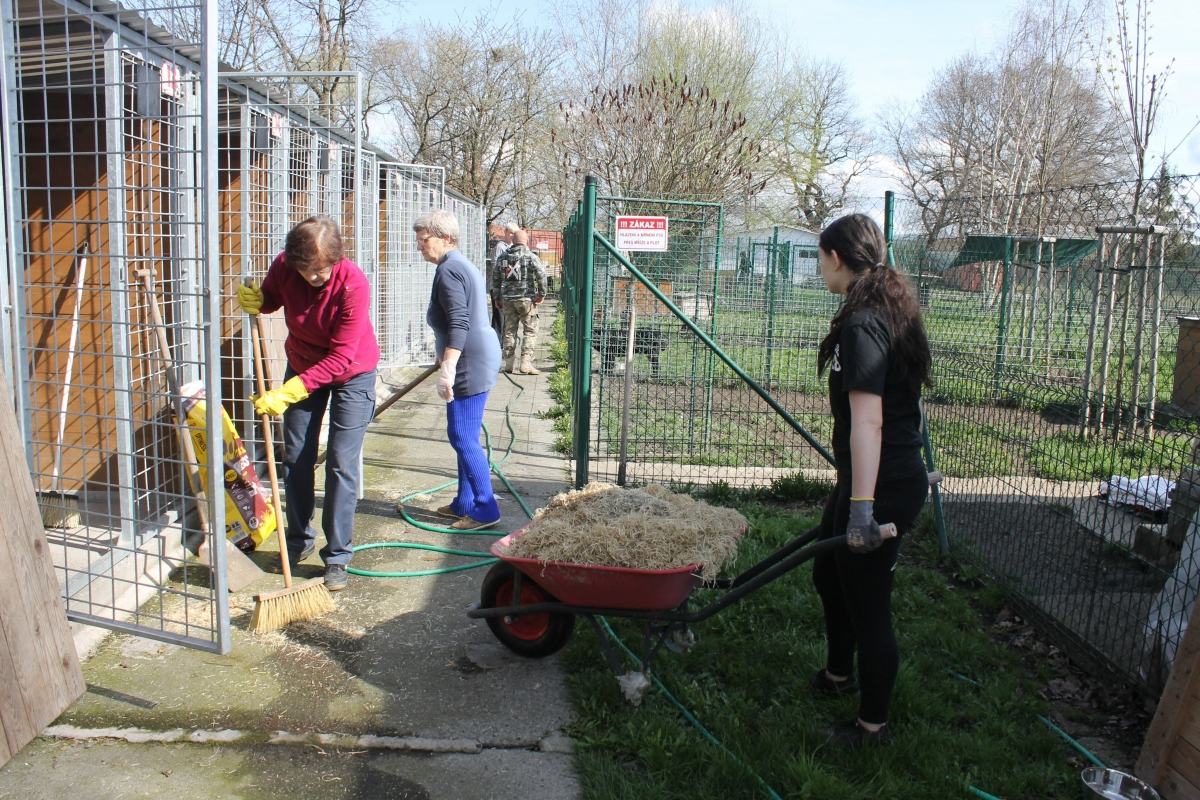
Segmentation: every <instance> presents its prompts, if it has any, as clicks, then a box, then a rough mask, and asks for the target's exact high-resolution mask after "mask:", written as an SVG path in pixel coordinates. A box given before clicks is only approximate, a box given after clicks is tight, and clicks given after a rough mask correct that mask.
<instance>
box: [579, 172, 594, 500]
mask: <svg viewBox="0 0 1200 800" xmlns="http://www.w3.org/2000/svg"><path fill="white" fill-rule="evenodd" d="M582 210H583V215H582V219H581V220H580V222H581V225H580V227H581V229H582V230H581V231H580V245H581V247H580V248H579V256H580V259H579V260H580V263H579V272H580V274H579V276H578V277H579V279H580V280H579V282H578V284H577V285H578V287H579V305H578V309H579V319H578V320H577V322H576V327H577V328H578V331H579V334H578V344H579V346H578V349H577V350H576V352H575V363H576V364H577V365H578V368H577V370H576V372H575V378H576V381H577V382H578V386H579V392H578V393H579V399H578V403H577V404H576V405H575V408H574V411H575V438H574V442H573V444H574V446H575V488H577V489H582V488H583V487H584V486H586V485H587V482H588V454H589V447H590V445H591V442H590V441H589V440H590V439H591V436H592V284H593V281H594V274H595V260H596V259H595V256H596V245H595V239H594V238H593V237H594V235H595V230H596V176H595V175H588V176H587V177H586V178H584V181H583V209H582Z"/></svg>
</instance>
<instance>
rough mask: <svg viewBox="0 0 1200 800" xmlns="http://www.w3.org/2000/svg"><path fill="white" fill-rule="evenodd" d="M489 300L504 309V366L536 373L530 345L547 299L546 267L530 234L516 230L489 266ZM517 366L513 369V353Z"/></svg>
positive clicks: (522, 371)
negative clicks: (519, 340)
mask: <svg viewBox="0 0 1200 800" xmlns="http://www.w3.org/2000/svg"><path fill="white" fill-rule="evenodd" d="M491 284H492V303H493V304H495V306H496V308H502V309H503V310H504V369H505V370H506V371H508V372H519V373H520V374H522V375H537V374H539V372H538V370H537V368H535V367H534V366H533V348H534V347H535V346H537V336H538V327H539V319H538V309H537V307H538V306H539V305H541V303H542V301H543V300H544V299H545V298H546V268H545V266H543V265H542V260H541V259H540V258H538V257H537V255H536V254H535V253H534V252H533V251H532V250H530V249H529V233H528V232H527V231H523V230H519V231H517V232H516V233H514V234H513V243H512V245H511V246H510V247H509V248H508V250H507V251H506V252H505V253H504V254H503V255H501V256H499V257H498V258H497V259H496V263H495V265H494V266H493V267H492V281H491ZM518 326H520V328H521V352H520V353H519V354H518V353H517V352H516V348H517V327H518ZM517 355H520V367H518V368H517V369H515V370H514V369H513V365H514V362H515V361H516V356H517Z"/></svg>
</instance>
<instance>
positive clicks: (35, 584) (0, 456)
mask: <svg viewBox="0 0 1200 800" xmlns="http://www.w3.org/2000/svg"><path fill="white" fill-rule="evenodd" d="M11 396H12V393H11V391H10V389H9V387H8V383H7V381H6V379H5V378H4V376H3V373H0V398H6V397H11ZM0 497H4V498H5V502H3V503H0V684H2V685H3V687H4V691H0V725H3V734H4V735H3V737H0V764H3V763H5V762H7V761H8V759H10V758H11V757H12V756H14V755H16V754H17V753H18V752H20V750H21V748H22V747H24V746H25V745H26V744H28V743H29V741H30V740H31V739H33V737H35V736H37V735H38V734H39V733H41V731H42V729H43V728H45V727H46V726H47V725H49V724H50V723H51V722H53V721H54V719H55V717H57V716H58V715H59V714H61V713H62V712H63V711H64V710H65V709H66V708H67V706H69V705H70V704H71V703H73V702H74V701H75V699H76V698H77V697H79V695H81V694H83V691H84V688H85V686H84V682H83V673H82V672H81V671H80V668H79V659H78V657H77V656H76V654H75V645H74V643H73V642H72V641H71V632H70V628H69V626H68V625H67V615H66V610H65V609H64V607H63V602H62V598H61V597H60V596H59V590H58V581H57V579H56V578H55V576H54V566H53V564H51V562H50V548H49V545H48V544H47V543H46V533H45V531H44V530H43V528H42V517H41V512H40V511H39V510H38V504H37V498H36V497H35V496H34V492H33V481H32V480H31V479H30V477H29V466H28V464H27V463H26V460H25V449H24V448H23V447H22V445H21V434H20V431H19V430H18V428H17V418H16V414H15V413H14V411H13V408H12V406H11V405H10V404H9V403H8V402H7V401H4V402H0Z"/></svg>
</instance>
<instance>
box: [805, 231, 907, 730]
mask: <svg viewBox="0 0 1200 800" xmlns="http://www.w3.org/2000/svg"><path fill="white" fill-rule="evenodd" d="M886 261H887V243H886V242H885V240H884V237H883V232H882V231H881V230H880V229H879V226H878V225H876V224H875V222H874V221H873V220H872V219H871V218H870V217H867V216H865V215H862V214H851V215H849V216H845V217H842V218H840V219H838V220H837V221H835V222H834V223H833V224H831V225H830V226H829V227H827V228H826V229H825V230H824V231H823V232H822V233H821V240H820V263H821V276H822V277H823V278H824V279H825V283H826V285H827V286H828V287H829V291H831V292H833V293H834V294H840V295H845V297H846V300H845V302H844V303H843V304H842V307H841V309H840V310H839V311H838V312H837V314H835V315H834V317H833V320H832V321H831V322H830V324H829V333H828V334H827V335H826V336H825V338H824V340H823V341H822V342H821V347H820V351H819V353H818V358H817V365H818V369H819V370H820V371H821V372H824V370H825V368H826V367H828V368H829V403H830V406H831V408H832V411H833V455H834V461H835V462H836V467H837V483H836V485H835V486H834V490H833V493H832V494H831V495H830V497H829V502H828V503H827V504H826V506H825V514H824V516H823V517H822V519H821V527H822V530H821V534H820V538H821V539H828V538H830V537H833V536H841V535H843V534H845V535H846V537H847V539H848V541H849V547H848V548H847V549H839V550H838V551H836V552H834V553H829V554H826V555H821V556H818V557H817V558H816V559H815V560H814V562H813V583H814V584H815V585H816V588H817V592H818V593H819V594H820V596H821V602H822V604H823V606H824V609H825V628H826V635H827V637H828V660H827V661H826V666H825V668H824V669H822V670H821V671H819V672H818V673H817V674H816V675H814V676H813V677H812V684H813V686H814V687H815V688H817V689H818V690H821V691H826V692H830V693H836V694H853V693H855V692H860V699H859V710H858V716H857V717H856V718H855V719H852V720H849V721H847V722H843V723H840V724H838V725H834V726H833V727H831V728H825V729H823V730H822V731H820V732H819V733H821V734H822V735H824V736H826V737H828V738H829V740H830V742H831V743H832V744H834V745H835V746H838V747H843V748H848V749H853V748H856V747H859V746H861V745H862V744H864V743H866V742H873V743H876V744H880V745H888V744H891V742H892V735H891V732H890V731H889V729H888V727H887V720H888V703H889V701H890V699H891V694H892V685H893V684H894V683H895V681H896V672H897V670H898V667H899V652H898V650H897V648H896V636H895V633H894V632H893V630H892V610H891V594H892V578H893V570H894V569H895V565H896V555H897V552H898V550H899V546H900V538H901V537H902V536H903V535H904V533H905V532H906V531H907V530H908V529H909V527H910V526H911V525H912V523H913V521H914V520H915V519H916V517H917V514H918V512H920V510H921V506H922V505H924V503H925V497H926V495H927V494H928V492H929V484H928V478H927V475H926V472H925V464H924V462H923V461H922V460H921V405H920V402H921V386H922V385H927V384H928V383H929V369H930V356H929V342H928V340H927V339H926V337H925V329H924V327H923V325H922V323H921V315H920V309H919V306H918V305H917V302H916V300H915V298H914V297H913V295H912V292H911V290H910V289H909V287H908V283H907V282H906V281H905V280H904V278H903V276H901V275H900V274H899V273H898V272H896V270H894V269H892V268H891V267H889V266H887V265H886V264H885V262H886ZM881 526H882V528H881ZM892 526H894V528H893V527H892ZM856 651H857V653H858V679H857V680H855V677H854V654H855V652H856Z"/></svg>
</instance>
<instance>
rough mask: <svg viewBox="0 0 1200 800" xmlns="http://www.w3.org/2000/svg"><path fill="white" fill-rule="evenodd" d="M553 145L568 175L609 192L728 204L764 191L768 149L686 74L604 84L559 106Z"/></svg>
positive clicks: (722, 100) (725, 101)
mask: <svg viewBox="0 0 1200 800" xmlns="http://www.w3.org/2000/svg"><path fill="white" fill-rule="evenodd" d="M560 112H561V114H562V121H561V124H560V125H559V126H558V127H557V128H556V129H555V131H554V141H555V142H556V144H557V146H558V151H559V153H560V156H561V159H562V161H561V165H562V169H563V174H564V175H565V176H569V177H571V178H576V179H577V178H578V177H580V176H581V175H583V174H584V173H592V174H595V175H596V176H597V177H599V179H600V181H601V183H602V185H603V186H604V187H605V189H606V190H607V191H609V192H612V193H614V194H620V195H625V196H630V197H633V196H637V197H688V198H693V199H707V200H717V201H720V200H725V199H727V198H730V197H740V196H745V195H747V194H752V193H754V192H755V191H758V190H759V189H761V188H762V187H761V180H759V179H757V178H756V177H755V174H754V171H753V170H754V169H755V167H756V165H757V164H758V163H759V162H760V161H761V160H762V145H761V144H760V143H759V142H758V141H756V140H755V139H753V138H751V136H750V135H749V133H750V132H749V131H748V130H747V125H748V122H747V119H746V116H745V114H743V113H741V112H740V111H739V110H737V109H736V108H735V107H734V105H733V101H732V100H731V99H729V98H727V97H721V96H717V95H714V93H713V92H712V91H711V90H710V89H709V88H708V87H706V86H694V85H691V84H690V82H689V80H688V77H687V76H686V75H685V76H683V77H681V78H676V77H675V76H673V75H668V76H667V77H665V78H663V79H662V80H659V79H658V78H651V79H650V81H649V83H648V84H642V83H639V84H636V85H635V84H626V85H625V86H622V87H620V88H613V89H609V88H604V87H598V88H596V89H594V90H593V91H592V92H591V94H590V95H589V97H588V98H587V99H586V100H585V101H584V102H582V103H574V102H570V103H565V104H563V105H562V106H561V107H560Z"/></svg>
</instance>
